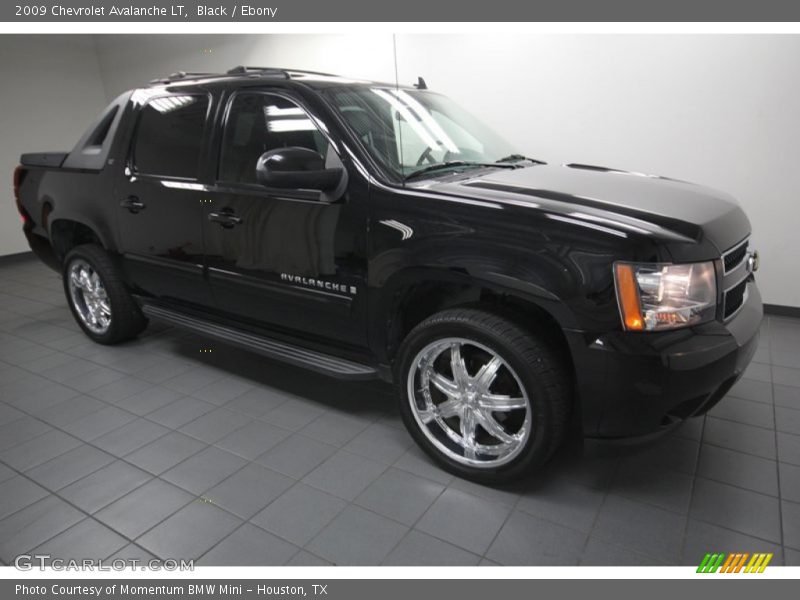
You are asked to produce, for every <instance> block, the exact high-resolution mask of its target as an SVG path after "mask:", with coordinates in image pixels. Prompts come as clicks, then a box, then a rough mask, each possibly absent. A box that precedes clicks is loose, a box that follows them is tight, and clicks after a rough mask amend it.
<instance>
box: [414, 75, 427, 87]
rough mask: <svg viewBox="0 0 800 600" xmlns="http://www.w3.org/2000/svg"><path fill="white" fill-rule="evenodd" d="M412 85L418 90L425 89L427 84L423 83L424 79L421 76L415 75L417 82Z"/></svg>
mask: <svg viewBox="0 0 800 600" xmlns="http://www.w3.org/2000/svg"><path fill="white" fill-rule="evenodd" d="M414 87H415V88H417V89H418V90H427V89H428V84H427V83H425V80H424V79H423V78H422V77H417V83H415V84H414Z"/></svg>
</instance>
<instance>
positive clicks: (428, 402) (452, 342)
mask: <svg viewBox="0 0 800 600" xmlns="http://www.w3.org/2000/svg"><path fill="white" fill-rule="evenodd" d="M408 399H409V402H410V404H411V412H412V414H413V416H414V419H415V420H416V422H417V424H418V425H419V427H420V429H421V430H422V432H423V433H424V434H425V436H426V437H427V438H428V440H430V441H431V443H433V445H434V446H436V448H437V449H439V450H440V451H441V452H442V453H443V454H445V455H446V456H447V457H449V458H451V459H453V460H455V461H456V462H459V463H461V464H464V465H468V466H471V467H478V468H491V467H497V466H500V465H503V464H506V463H508V462H509V461H511V460H513V459H514V458H515V457H516V456H517V455H518V454H519V453H520V452H521V451H522V450H523V448H524V447H525V445H526V444H527V442H528V439H529V437H530V434H531V418H532V413H531V405H530V402H529V400H528V396H527V393H526V392H525V388H524V386H523V385H522V382H521V381H520V379H519V377H518V376H517V374H516V373H515V372H514V370H513V369H512V368H511V367H510V366H509V364H508V363H507V362H506V361H505V360H503V358H501V357H500V356H499V355H498V354H497V353H496V352H495V351H493V350H491V349H490V348H488V347H486V346H484V345H482V344H479V343H477V342H474V341H472V340H467V339H464V338H446V339H442V340H437V341H435V342H432V343H430V344H428V345H427V346H425V347H424V348H423V349H422V350H421V351H420V352H419V353H418V354H417V356H416V357H415V358H414V361H413V362H412V363H411V368H410V369H409V372H408Z"/></svg>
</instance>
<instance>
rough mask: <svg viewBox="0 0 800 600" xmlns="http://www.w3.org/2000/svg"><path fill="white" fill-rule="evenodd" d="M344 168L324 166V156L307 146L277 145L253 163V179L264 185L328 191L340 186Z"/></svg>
mask: <svg viewBox="0 0 800 600" xmlns="http://www.w3.org/2000/svg"><path fill="white" fill-rule="evenodd" d="M343 176H344V169H342V168H336V169H326V168H325V159H324V158H323V156H322V155H321V154H319V153H318V152H314V151H313V150H310V149H309V148H297V147H292V148H277V149H275V150H270V151H269V152H265V153H264V154H262V155H261V156H260V157H259V158H258V162H257V163H256V181H258V183H260V184H261V185H263V186H265V187H270V188H279V189H294V190H319V191H322V192H325V191H330V190H333V189H335V188H336V187H338V186H339V184H340V183H341V181H342V178H343Z"/></svg>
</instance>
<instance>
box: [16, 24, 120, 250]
mask: <svg viewBox="0 0 800 600" xmlns="http://www.w3.org/2000/svg"><path fill="white" fill-rule="evenodd" d="M0 81H2V82H3V83H2V86H0V141H2V143H0V180H2V181H3V185H2V190H3V193H2V194H0V256H2V255H5V254H14V253H16V252H24V251H25V250H28V246H27V244H26V242H25V238H24V237H23V235H22V231H21V228H20V221H19V215H18V214H17V209H16V207H15V206H14V200H13V197H12V193H11V175H12V173H13V171H14V167H16V165H17V164H19V155H20V154H22V153H23V152H38V151H47V150H70V149H71V148H72V146H74V145H75V142H77V141H78V138H79V137H80V136H81V134H82V133H83V131H84V129H86V127H87V126H88V125H89V123H90V122H91V121H92V120H93V119H94V118H95V117H96V116H97V114H98V113H99V112H100V111H101V110H102V109H103V107H104V106H105V105H106V103H107V102H106V92H105V89H104V88H103V83H102V80H101V79H100V66H99V63H98V61H97V52H96V49H95V43H94V40H93V39H92V38H91V37H90V36H77V35H0Z"/></svg>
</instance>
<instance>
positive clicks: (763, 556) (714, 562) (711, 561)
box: [697, 552, 773, 573]
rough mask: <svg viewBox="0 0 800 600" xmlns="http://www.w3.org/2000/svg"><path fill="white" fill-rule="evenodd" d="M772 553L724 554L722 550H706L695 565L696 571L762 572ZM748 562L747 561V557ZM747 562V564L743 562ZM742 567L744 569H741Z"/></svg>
mask: <svg viewBox="0 0 800 600" xmlns="http://www.w3.org/2000/svg"><path fill="white" fill-rule="evenodd" d="M772 557H773V554H772V553H771V552H770V553H765V552H756V553H755V554H752V555H751V554H749V553H747V552H734V553H731V554H726V553H724V552H715V553H711V552H708V553H706V555H705V556H704V557H703V560H702V561H701V562H700V566H698V567H697V572H698V573H716V572H717V571H719V572H720V573H740V572H744V573H763V572H764V569H766V568H767V565H768V564H769V563H770V561H771V560H772ZM748 558H749V559H750V562H747V559H748ZM746 562H747V566H745V563H746ZM743 569H744V570H743Z"/></svg>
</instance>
